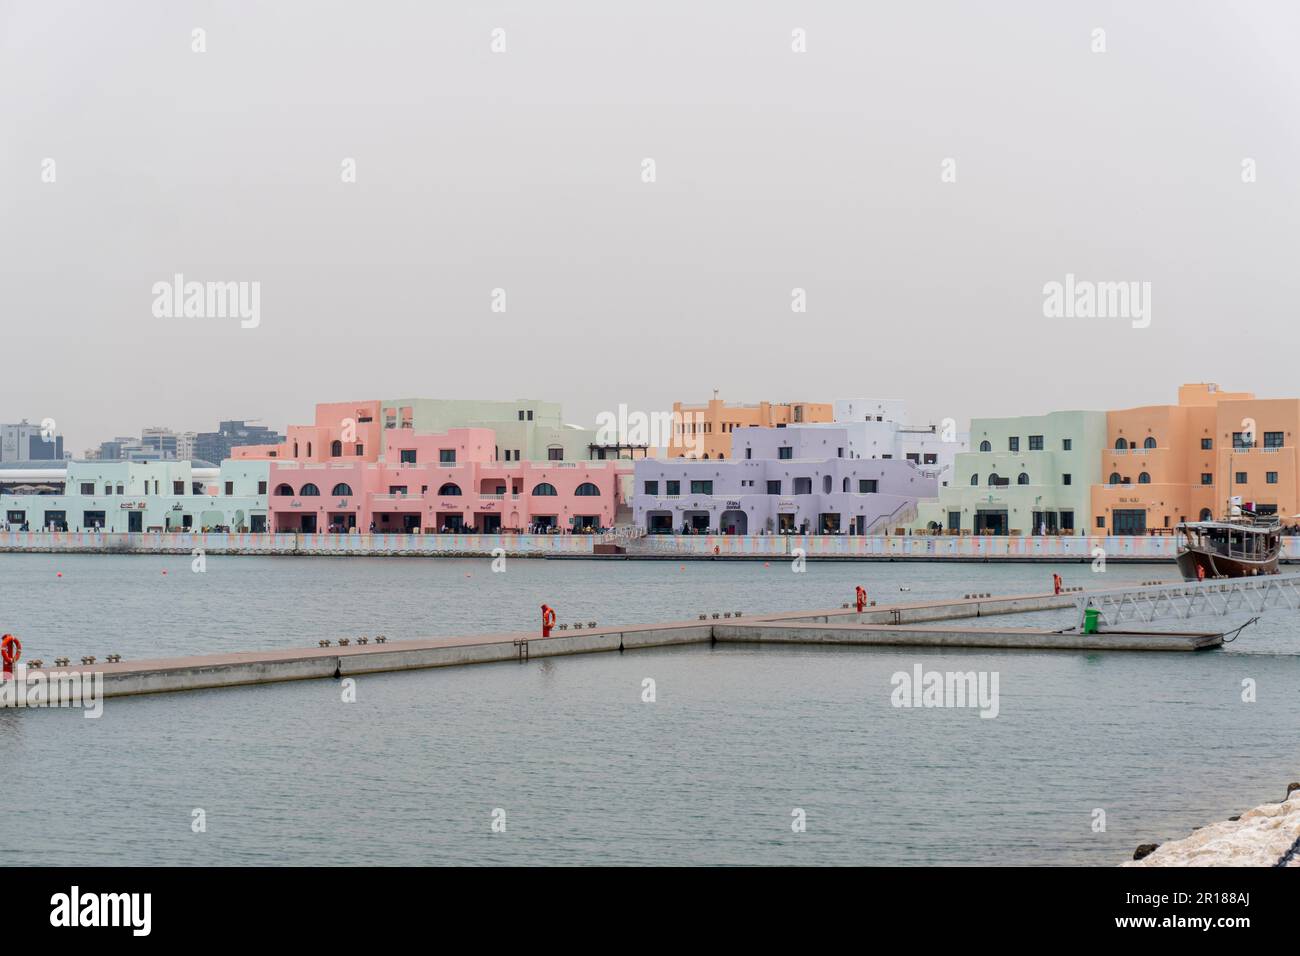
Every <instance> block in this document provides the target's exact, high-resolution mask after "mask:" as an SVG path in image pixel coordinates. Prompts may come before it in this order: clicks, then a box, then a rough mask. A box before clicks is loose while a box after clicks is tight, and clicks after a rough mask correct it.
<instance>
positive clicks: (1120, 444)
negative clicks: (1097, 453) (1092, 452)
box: [1115, 438, 1128, 451]
mask: <svg viewBox="0 0 1300 956" xmlns="http://www.w3.org/2000/svg"><path fill="white" fill-rule="evenodd" d="M1115 448H1116V450H1117V451H1124V450H1125V449H1126V448H1128V442H1126V441H1125V440H1124V439H1122V438H1116V439H1115Z"/></svg>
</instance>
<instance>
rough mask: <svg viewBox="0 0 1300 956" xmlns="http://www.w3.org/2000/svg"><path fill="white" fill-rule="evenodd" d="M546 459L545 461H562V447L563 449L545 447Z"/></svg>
mask: <svg viewBox="0 0 1300 956" xmlns="http://www.w3.org/2000/svg"><path fill="white" fill-rule="evenodd" d="M546 460H547V461H564V449H563V448H548V449H546Z"/></svg>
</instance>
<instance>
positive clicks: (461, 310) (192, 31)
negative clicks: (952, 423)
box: [0, 0, 1300, 455]
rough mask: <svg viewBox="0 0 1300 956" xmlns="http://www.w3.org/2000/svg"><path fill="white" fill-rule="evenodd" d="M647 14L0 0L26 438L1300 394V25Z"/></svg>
mask: <svg viewBox="0 0 1300 956" xmlns="http://www.w3.org/2000/svg"><path fill="white" fill-rule="evenodd" d="M630 9H633V8H629V7H626V6H624V5H620V6H619V7H618V8H615V7H612V6H610V5H606V4H599V3H596V2H557V3H555V4H551V5H548V6H547V8H545V9H541V8H533V7H525V6H514V5H507V6H504V7H501V8H495V9H492V10H490V11H487V10H482V9H478V8H476V7H475V6H474V5H470V6H465V7H449V6H445V5H442V6H436V7H435V6H430V7H419V6H412V7H403V8H400V9H397V8H394V9H393V10H392V11H391V12H390V13H389V14H387V15H385V16H373V17H358V16H357V15H356V14H355V11H353V10H350V9H347V8H335V7H329V6H323V5H319V4H310V3H305V2H292V0H286V2H283V3H280V4H277V5H275V7H249V8H244V7H242V6H241V7H238V8H234V7H230V8H227V7H220V6H213V5H210V4H206V3H197V2H192V0H180V2H167V3H163V2H161V0H153V2H148V0H147V2H145V3H144V4H143V5H142V7H140V12H141V13H142V14H145V15H142V16H139V17H134V18H131V19H130V20H128V19H126V18H123V17H122V16H120V14H119V12H118V11H117V10H115V9H114V8H113V7H112V6H111V5H110V6H94V5H92V6H85V5H81V4H72V3H70V2H64V0H47V2H42V3H39V4H33V3H16V2H9V0H0V121H2V122H3V123H4V128H5V146H6V148H5V149H4V150H3V151H2V152H0V296H2V297H0V302H2V303H3V308H4V312H5V316H6V321H5V332H6V348H7V353H8V355H9V357H10V360H9V362H8V363H7V366H6V371H5V381H4V390H3V392H4V394H3V405H4V406H5V410H4V411H3V415H0V417H3V418H6V419H9V420H17V419H18V418H21V417H23V416H25V417H27V418H28V419H30V420H32V421H39V420H41V419H43V418H46V417H49V418H53V419H55V421H56V422H58V425H59V429H60V431H61V433H62V434H64V436H65V439H66V447H67V448H68V449H69V450H71V451H73V453H74V454H78V455H80V454H81V453H82V452H83V451H84V450H85V449H86V448H87V447H90V446H92V445H94V444H96V443H98V442H99V441H102V440H104V439H106V438H109V437H111V436H114V435H117V434H122V433H124V432H134V431H137V430H138V429H139V428H142V427H144V426H147V425H153V424H159V423H160V422H162V423H165V424H168V425H170V426H171V427H173V428H175V429H178V430H179V429H186V430H196V431H197V430H203V429H208V428H212V427H213V426H214V425H215V424H216V422H217V421H218V420H220V419H222V418H229V417H231V416H232V414H234V413H235V412H238V413H240V414H247V415H250V416H254V417H257V418H260V419H261V420H262V421H263V422H265V423H266V424H268V425H271V426H272V427H275V428H283V427H284V426H285V425H287V424H289V423H292V422H294V421H296V420H300V419H301V417H302V416H303V415H304V414H305V413H306V411H307V410H308V409H309V408H310V407H311V405H312V403H314V402H317V401H327V400H345V399H348V398H350V397H353V396H366V395H400V394H408V395H429V396H438V397H464V398H470V397H482V398H514V397H522V396H531V397H538V398H544V399H547V400H551V401H556V402H560V403H561V404H562V405H563V406H564V409H565V417H566V419H567V420H569V421H571V422H574V423H577V424H589V423H591V422H593V421H594V420H595V418H596V416H597V415H598V414H599V413H601V412H604V411H609V410H612V409H616V408H617V407H618V406H619V405H620V404H625V405H627V406H628V407H629V408H633V409H643V410H647V411H648V410H665V409H669V408H671V406H672V403H673V402H674V401H703V400H705V399H707V398H708V397H709V396H710V395H711V394H712V390H713V389H714V388H717V389H719V390H720V392H721V394H722V395H723V396H724V397H726V398H728V399H729V400H731V401H759V400H764V399H770V400H773V401H818V400H823V401H829V400H832V399H834V398H836V397H848V396H880V397H898V398H903V399H905V400H907V402H908V406H909V412H910V414H911V416H912V417H913V418H914V419H916V420H918V421H939V420H942V419H944V418H949V417H950V418H953V419H955V420H957V421H958V422H967V421H969V419H970V418H971V417H972V416H1007V415H1017V414H1029V413H1034V412H1046V411H1049V410H1052V409H1080V410H1087V409H1099V408H1107V407H1125V406H1133V405H1140V404H1143V403H1156V402H1164V401H1168V400H1169V397H1170V396H1171V395H1172V394H1173V393H1174V391H1175V390H1176V388H1177V386H1178V385H1179V384H1180V383H1183V382H1190V381H1217V382H1220V383H1222V384H1223V385H1224V387H1225V388H1234V389H1249V390H1251V391H1254V392H1255V393H1257V394H1259V395H1286V394H1288V393H1289V392H1294V391H1295V390H1296V388H1295V386H1294V384H1293V381H1294V375H1293V373H1292V366H1291V365H1290V357H1291V353H1292V351H1293V349H1292V348H1291V346H1293V345H1295V344H1296V343H1297V341H1298V340H1300V334H1298V333H1297V331H1296V321H1295V319H1296V316H1295V314H1294V313H1295V303H1296V302H1297V301H1300V271H1297V270H1296V269H1295V268H1294V262H1293V261H1292V259H1293V258H1294V250H1295V241H1294V237H1295V236H1296V235H1297V234H1300V136H1297V134H1296V132H1295V130H1294V128H1293V125H1291V124H1288V123H1286V122H1284V118H1285V117H1288V116H1291V115H1294V113H1295V108H1296V105H1297V93H1300V72H1298V71H1297V70H1296V67H1295V57H1294V50H1293V39H1294V37H1295V36H1296V35H1298V34H1300V8H1297V7H1295V6H1293V5H1288V4H1283V3H1259V4H1250V5H1241V6H1236V7H1231V8H1226V7H1223V6H1221V5H1217V4H1208V3H1175V2H1152V3H1147V4H1142V5H1130V6H1113V7H1106V8H1098V9H1087V10H1085V9H1078V8H1072V7H1068V6H1055V5H1044V4H1039V3H1033V2H1029V0H1020V2H1009V3H1005V4H998V5H996V7H992V8H990V7H987V6H982V5H973V4H963V3H956V2H948V3H945V2H938V3H934V4H926V5H921V6H918V5H909V4H898V5H888V6H881V7H870V8H868V7H863V6H860V5H855V4H851V3H847V2H840V3H835V2H832V3H827V4H824V5H818V6H817V7H816V8H815V9H800V8H796V7H789V8H785V7H779V6H777V7H761V6H755V5H752V4H747V3H740V2H718V3H716V4H711V5H708V6H707V7H701V6H700V5H698V4H687V3H682V2H674V0H664V2H660V3H656V4H655V5H654V6H653V7H648V6H647V7H645V8H644V9H645V10H646V11H647V14H648V15H646V16H642V17H639V18H637V19H636V23H635V28H632V27H630V26H629V20H628V17H629V10H630ZM651 11H652V13H653V15H649V14H650V12H651ZM495 30H500V31H503V32H502V33H501V35H500V36H501V37H502V38H503V41H502V42H503V45H504V50H503V52H493V49H494V44H495V42H496V35H495V34H494V32H493V31H495ZM196 31H201V33H196ZM1098 31H1101V35H1100V46H1099V36H1098ZM200 38H201V41H200ZM200 47H201V50H200V49H199V48H200ZM290 64H291V68H290ZM160 77H165V78H166V82H165V84H163V85H160V84H159V78H160ZM597 78H598V79H597ZM647 163H649V165H647ZM178 275H180V276H183V277H184V279H185V282H187V283H188V282H190V281H193V282H196V283H199V284H201V294H200V296H199V297H198V298H197V299H195V300H194V303H193V304H194V309H193V310H190V308H189V305H190V303H189V301H188V293H187V292H186V288H185V287H182V288H181V290H180V291H181V293H182V295H174V294H172V293H168V294H167V295H166V296H161V295H160V294H159V293H157V292H156V291H155V289H156V288H157V287H158V286H159V284H162V285H163V286H168V284H171V283H173V282H174V277H176V276H178ZM226 284H230V287H229V288H226ZM254 284H255V285H256V287H255V288H254ZM1130 287H1131V288H1132V290H1134V296H1135V298H1134V302H1133V303H1131V309H1129V308H1128V304H1126V303H1125V302H1122V301H1120V299H1119V297H1118V296H1119V292H1124V293H1125V295H1127V294H1128V293H1127V290H1128V289H1130ZM1066 290H1068V292H1067V291H1066ZM1078 290H1083V291H1084V292H1086V295H1087V296H1088V298H1087V301H1086V302H1085V301H1084V300H1082V299H1076V298H1075V296H1074V293H1075V292H1076V291H1078ZM253 292H256V296H255V297H254V296H253V295H252V293H253ZM1138 292H1140V293H1141V295H1140V300H1139V299H1138V298H1137V294H1138ZM1108 295H1109V296H1110V298H1109V299H1108V298H1107V296H1108ZM163 299H165V300H166V301H162V300H163ZM254 302H255V303H256V306H257V312H258V315H257V320H256V322H255V323H253V322H245V321H241V319H240V318H239V315H238V312H239V309H240V308H244V307H251V306H252V305H253V303H254ZM1107 302H1109V303H1110V305H1111V306H1117V307H1116V308H1108V307H1107ZM1117 304H1118V305H1117ZM501 307H504V311H494V309H499V308H501ZM1126 309H1127V310H1128V311H1131V312H1132V315H1131V316H1130V315H1129V314H1128V311H1126ZM799 310H802V311H799ZM186 315H189V316H190V317H185V316H186ZM199 315H202V316H204V317H199ZM1238 356H1241V357H1245V356H1248V357H1249V364H1247V363H1246V362H1245V361H1243V359H1242V358H1239V357H1238Z"/></svg>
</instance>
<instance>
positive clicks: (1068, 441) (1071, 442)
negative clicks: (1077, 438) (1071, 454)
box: [1061, 438, 1074, 451]
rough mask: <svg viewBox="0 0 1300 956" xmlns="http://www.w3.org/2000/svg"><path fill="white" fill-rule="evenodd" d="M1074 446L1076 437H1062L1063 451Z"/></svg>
mask: <svg viewBox="0 0 1300 956" xmlns="http://www.w3.org/2000/svg"><path fill="white" fill-rule="evenodd" d="M1073 447H1074V439H1072V438H1062V439H1061V451H1069V450H1070V449H1071V448H1073Z"/></svg>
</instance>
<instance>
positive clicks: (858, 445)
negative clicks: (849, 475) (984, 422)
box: [803, 398, 969, 488]
mask: <svg viewBox="0 0 1300 956" xmlns="http://www.w3.org/2000/svg"><path fill="white" fill-rule="evenodd" d="M834 414H835V421H834V423H832V424H814V425H806V426H803V427H806V428H838V429H843V430H844V431H845V432H846V433H847V436H848V449H847V450H848V457H850V458H881V459H886V460H888V459H902V460H904V461H910V462H913V463H914V464H916V465H917V467H918V468H919V469H920V470H921V472H922V474H925V475H928V476H931V477H935V478H937V479H938V481H939V487H941V488H942V487H944V486H946V485H947V484H948V483H949V482H950V481H951V478H952V469H953V464H954V460H955V458H956V456H957V455H958V454H959V453H961V452H963V451H966V450H967V447H968V439H969V436H968V435H967V434H966V433H965V432H958V431H957V430H956V423H955V422H951V421H949V422H948V423H947V426H948V427H947V428H945V427H944V426H943V425H936V424H933V423H930V424H926V425H909V424H907V417H906V406H905V404H904V403H903V401H902V400H900V399H873V398H853V399H837V400H836V401H835V403H834Z"/></svg>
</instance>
